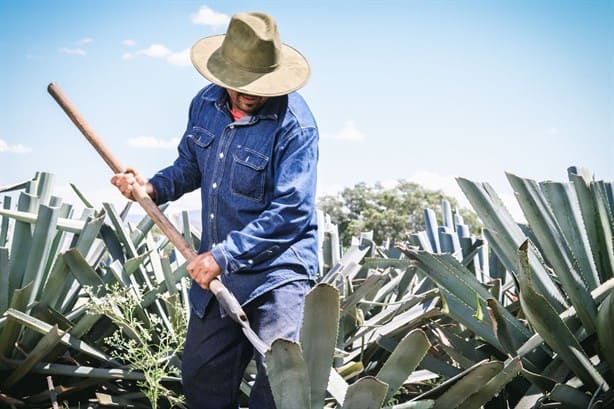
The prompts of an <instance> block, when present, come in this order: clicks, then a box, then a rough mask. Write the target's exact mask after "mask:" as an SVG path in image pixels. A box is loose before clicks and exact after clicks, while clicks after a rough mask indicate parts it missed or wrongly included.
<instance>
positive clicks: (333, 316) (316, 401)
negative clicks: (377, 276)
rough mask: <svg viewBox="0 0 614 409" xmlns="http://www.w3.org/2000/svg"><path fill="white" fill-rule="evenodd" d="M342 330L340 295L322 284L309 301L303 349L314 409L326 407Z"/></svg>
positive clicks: (305, 316)
mask: <svg viewBox="0 0 614 409" xmlns="http://www.w3.org/2000/svg"><path fill="white" fill-rule="evenodd" d="M338 330H339V292H338V291H337V289H336V288H334V287H332V286H330V285H328V284H318V285H317V286H315V287H314V288H313V289H312V290H311V291H310V292H309V293H308V294H307V296H306V298H305V312H304V317H303V328H302V330H301V346H302V348H303V358H304V360H305V364H306V366H307V372H308V374H309V380H310V387H311V392H310V396H311V407H312V408H319V407H323V406H324V398H325V396H326V386H327V385H328V378H329V375H330V368H331V365H332V362H333V354H334V352H335V346H336V344H337V333H338Z"/></svg>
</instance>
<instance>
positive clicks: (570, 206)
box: [403, 168, 614, 409]
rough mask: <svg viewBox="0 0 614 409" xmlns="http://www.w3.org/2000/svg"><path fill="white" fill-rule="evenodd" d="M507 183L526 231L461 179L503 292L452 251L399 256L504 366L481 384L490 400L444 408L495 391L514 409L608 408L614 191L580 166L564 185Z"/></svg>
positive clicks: (483, 188)
mask: <svg viewBox="0 0 614 409" xmlns="http://www.w3.org/2000/svg"><path fill="white" fill-rule="evenodd" d="M508 179H509V181H510V183H511V185H512V187H513V188H514V190H515V193H516V197H517V198H518V201H519V203H520V206H521V208H522V210H523V212H524V215H525V217H526V219H527V222H528V223H527V224H526V225H520V224H518V223H516V222H515V221H514V220H513V219H512V217H511V216H510V214H509V212H507V210H506V209H505V207H504V205H503V203H502V201H501V200H500V199H499V198H498V197H497V195H496V193H495V192H494V191H493V190H492V188H491V187H490V186H489V185H488V184H480V183H475V182H471V181H469V180H466V179H459V180H458V181H459V184H460V186H461V188H462V189H463V191H464V192H465V194H466V195H467V197H468V199H469V200H470V202H471V204H472V206H473V208H474V209H475V210H476V212H477V214H478V216H479V217H480V219H481V220H482V221H483V223H484V226H485V229H484V237H485V239H486V241H487V243H488V245H489V246H490V248H491V249H492V252H493V254H494V255H495V256H496V258H497V259H498V260H499V262H500V264H501V265H503V266H504V267H505V270H506V271H507V273H506V276H511V277H512V278H513V280H510V281H509V284H508V285H506V286H502V285H501V282H497V281H498V280H500V279H501V277H500V276H499V277H495V276H491V277H486V278H487V280H486V281H484V280H480V279H479V278H480V276H479V275H477V276H476V271H471V270H470V269H469V268H468V266H467V263H466V261H467V260H466V259H465V260H464V261H459V257H454V253H452V254H432V253H431V252H429V251H425V250H418V249H416V248H405V249H404V250H403V252H404V254H406V255H407V256H408V257H409V258H411V259H412V260H415V261H416V263H417V264H416V266H417V268H418V269H419V270H420V271H422V272H423V273H424V274H427V275H428V276H429V277H430V278H431V279H432V280H433V281H435V282H436V283H437V285H438V287H439V288H440V289H441V291H442V297H443V299H444V300H445V302H446V304H447V305H448V307H447V314H448V315H449V316H450V317H452V318H454V319H455V320H456V321H458V322H459V323H461V324H462V325H463V326H465V327H466V328H468V329H470V330H471V332H470V334H471V338H472V339H474V340H475V341H476V342H477V343H478V345H479V346H478V348H480V349H484V348H486V347H488V348H490V349H491V352H492V351H493V350H494V352H495V353H496V354H494V355H495V356H498V358H499V359H501V360H504V366H503V367H502V368H501V369H500V371H499V372H498V373H497V374H496V375H495V376H494V377H493V378H492V380H491V381H489V382H488V383H485V384H484V387H483V389H484V390H488V392H489V393H483V394H482V395H483V396H482V397H481V398H477V399H474V398H473V396H474V395H471V396H469V397H467V398H466V399H465V400H464V401H463V400H457V404H456V406H448V407H479V405H482V404H486V402H488V401H489V400H490V399H491V398H492V397H493V396H494V394H495V393H499V395H500V396H501V395H507V397H506V400H507V401H508V405H510V406H511V407H516V408H518V409H521V408H537V407H571V408H591V407H595V408H596V407H610V406H608V405H612V404H613V403H612V402H613V401H612V392H611V390H610V384H611V382H612V379H613V375H614V373H613V371H612V369H611V368H612V366H611V362H612V360H611V357H612V350H611V349H612V343H611V342H609V341H610V340H611V339H612V326H611V322H612V318H613V317H612V315H611V313H612V310H611V308H612V307H611V302H612V301H611V299H612V297H611V293H612V286H613V285H614V282H613V280H612V267H613V266H614V264H613V263H612V261H613V258H612V257H613V252H612V226H613V225H614V224H613V218H612V214H613V212H612V209H613V208H614V207H613V206H612V204H613V201H612V185H611V184H610V183H605V182H601V181H594V180H592V178H591V177H589V176H588V172H586V171H583V170H578V169H576V168H570V169H569V179H570V182H569V183H555V182H543V183H536V182H535V181H533V180H530V179H523V178H520V177H518V176H516V175H512V174H508ZM423 248H424V247H423ZM428 250H431V249H428ZM457 253H458V252H457ZM497 264H499V263H497ZM494 289H496V291H493V290H494ZM501 290H504V291H501ZM464 358H469V356H465V357H464ZM474 361H475V360H474ZM458 362H459V363H462V362H466V363H465V365H468V364H470V363H471V362H472V360H471V359H466V360H465V359H459V360H458ZM506 368H509V370H508V371H507V372H506ZM495 380H496V381H497V382H496V384H493V385H492V386H490V384H491V382H493V381H495ZM490 392H492V393H490ZM428 396H434V395H433V393H432V392H431V394H430V395H428ZM476 405H477V406H476ZM548 405H550V406H548Z"/></svg>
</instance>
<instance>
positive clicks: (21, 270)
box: [0, 172, 191, 407]
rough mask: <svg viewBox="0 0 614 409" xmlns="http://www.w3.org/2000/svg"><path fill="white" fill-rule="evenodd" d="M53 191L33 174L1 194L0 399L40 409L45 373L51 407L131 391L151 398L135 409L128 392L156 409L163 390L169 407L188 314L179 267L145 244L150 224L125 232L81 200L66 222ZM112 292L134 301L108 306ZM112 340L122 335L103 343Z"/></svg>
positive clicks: (115, 219)
mask: <svg viewBox="0 0 614 409" xmlns="http://www.w3.org/2000/svg"><path fill="white" fill-rule="evenodd" d="M53 182H54V176H53V175H52V174H49V173H42V172H41V173H37V174H36V176H35V177H34V178H33V179H32V180H30V181H27V182H24V183H20V184H17V185H14V186H10V187H8V188H4V189H3V190H4V191H5V195H4V197H3V206H2V209H0V313H1V314H2V318H0V373H2V376H0V378H1V379H2V381H1V382H0V392H1V394H0V402H4V403H9V402H12V403H13V404H16V405H27V406H28V407H39V406H41V407H48V406H49V405H48V402H49V394H48V392H47V388H48V384H47V382H46V381H45V376H48V377H50V379H49V380H50V381H52V383H53V384H54V385H55V391H56V392H57V397H58V399H60V400H61V399H63V398H64V396H66V395H69V396H70V395H73V396H75V394H77V396H81V397H83V396H88V395H87V394H90V395H89V396H88V397H89V398H91V397H92V396H93V395H94V393H97V397H96V399H95V401H97V402H99V403H100V404H101V403H102V402H110V401H122V399H123V398H122V397H121V396H113V395H114V394H113V393H111V391H119V390H121V389H124V388H130V385H133V386H136V385H135V384H138V385H139V386H141V388H140V390H141V391H143V392H144V393H145V395H147V396H148V397H149V398H150V399H149V404H145V402H146V400H145V399H144V398H145V395H144V394H143V393H139V394H138V395H136V399H134V401H133V404H134V405H136V406H139V405H140V406H142V407H152V406H153V407H156V405H157V401H158V398H159V397H160V396H161V394H162V393H164V396H165V397H167V398H169V399H170V400H171V401H172V402H176V403H179V402H180V398H179V392H180V389H181V388H180V384H179V381H180V377H179V376H178V372H177V371H176V370H174V369H173V368H176V367H177V365H178V359H179V355H178V354H177V353H175V352H177V351H178V350H179V348H180V346H181V345H177V343H178V342H179V341H177V340H180V339H182V331H183V328H184V327H185V314H186V313H189V311H188V308H187V301H186V300H187V298H186V294H187V293H186V283H185V281H184V280H183V279H182V278H183V277H184V276H185V275H186V271H185V265H184V263H183V262H182V260H181V259H180V257H179V256H177V255H175V254H174V252H172V251H170V252H169V251H167V250H166V245H167V241H165V240H164V239H162V238H156V237H154V235H153V234H152V227H153V222H152V221H151V220H150V219H149V218H147V217H145V218H143V219H142V220H141V221H140V222H139V223H137V224H135V225H132V224H129V223H127V222H125V221H124V220H123V217H124V216H125V213H123V214H120V213H118V212H117V211H116V210H115V209H114V208H113V206H112V205H110V204H104V208H103V209H102V210H100V211H95V210H94V209H93V208H92V207H91V205H89V203H88V202H87V201H86V200H84V204H85V207H84V210H83V212H82V213H81V214H80V215H77V216H75V215H74V214H73V206H72V205H71V204H68V203H63V201H62V199H61V198H59V197H56V196H53V195H52V191H53ZM75 189H76V188H75ZM7 192H12V194H10V195H9V194H6V193H7ZM77 193H78V194H79V195H80V193H79V192H78V190H77ZM81 196H82V195H81ZM14 198H17V204H16V209H13V208H12V207H13V206H12V201H13V199H14ZM184 230H185V231H186V232H187V233H191V230H190V228H187V227H186V228H185V229H184ZM120 295H121V296H122V297H124V298H123V300H124V301H126V300H133V302H132V303H131V304H121V303H120V304H117V303H115V302H114V301H117V300H118V297H119V296H120ZM103 307H104V308H103ZM122 308H123V311H122ZM126 317H130V319H129V320H126V319H125V318H126ZM122 320H123V321H122ZM116 331H120V332H121V333H122V334H123V336H122V337H120V338H116V345H109V343H108V340H109V339H110V338H108V337H109V336H110V335H112V334H113V333H114V332H116ZM169 334H170V335H173V337H170V335H169ZM171 338H172V339H173V340H176V341H173V342H171V341H170V340H171ZM171 344H172V345H171ZM161 345H163V346H165V348H160V346H161ZM168 351H172V352H174V353H173V354H172V356H166V355H165V354H168ZM137 352H139V353H141V354H142V356H141V357H142V359H145V358H149V361H147V363H144V364H145V365H148V364H150V366H151V367H152V368H150V369H152V370H157V371H158V372H156V373H155V374H154V375H155V380H152V378H151V377H152V372H151V371H149V372H148V370H146V369H145V367H144V366H141V367H140V370H139V369H138V366H135V365H134V363H135V362H129V359H127V358H129V357H130V356H131V355H130V354H134V353H137ZM145 352H146V353H145ZM152 362H154V363H153V364H152ZM129 363H132V364H133V365H128V364H129ZM94 386H96V387H97V388H94ZM156 388H157V389H156ZM134 389H135V390H137V391H138V390H139V388H136V387H135V388H134ZM103 390H106V391H107V392H106V393H104V391H103ZM80 391H86V392H85V393H86V395H79V392H80ZM92 391H94V392H92ZM156 391H157V392H156ZM130 399H131V400H132V399H133V398H130ZM123 400H124V403H125V401H126V400H125V399H123Z"/></svg>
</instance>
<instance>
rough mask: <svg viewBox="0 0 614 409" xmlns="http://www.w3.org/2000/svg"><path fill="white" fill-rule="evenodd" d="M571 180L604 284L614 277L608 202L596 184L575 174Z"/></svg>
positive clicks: (571, 176) (613, 249) (613, 253)
mask: <svg viewBox="0 0 614 409" xmlns="http://www.w3.org/2000/svg"><path fill="white" fill-rule="evenodd" d="M569 178H570V180H571V181H572V182H573V186H574V188H575V190H576V194H577V196H578V201H579V203H580V210H581V212H582V218H583V219H584V226H585V228H586V233H587V235H588V241H589V243H590V247H591V251H592V253H593V259H594V260H595V264H596V266H597V271H598V272H599V275H600V277H601V282H603V281H605V280H607V279H609V278H610V277H612V276H613V275H614V247H613V245H612V227H611V226H610V222H609V219H608V211H607V205H606V201H605V200H604V199H605V198H604V197H602V196H601V195H600V194H599V192H598V189H596V188H595V182H591V181H590V180H588V179H587V178H586V177H583V176H580V175H577V174H575V173H570V175H569Z"/></svg>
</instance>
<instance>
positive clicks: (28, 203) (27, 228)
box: [0, 193, 38, 294]
mask: <svg viewBox="0 0 614 409" xmlns="http://www.w3.org/2000/svg"><path fill="white" fill-rule="evenodd" d="M34 206H38V198H37V197H34V196H31V195H28V194H26V193H22V194H20V195H19V199H18V201H17V212H20V211H31V209H32V208H33V207H34ZM0 212H2V210H1V209H0ZM6 215H7V214H6V212H5V216H6ZM35 222H36V215H34V217H33V219H32V221H29V222H28V221H23V220H19V219H16V220H15V223H14V224H13V239H12V240H11V251H10V252H9V254H10V260H9V271H10V274H11V275H10V277H9V286H10V287H9V294H11V293H12V292H13V291H14V290H15V289H17V288H21V287H22V284H27V283H23V277H24V273H25V271H26V265H27V263H28V250H29V249H30V247H31V246H32V226H31V223H35Z"/></svg>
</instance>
